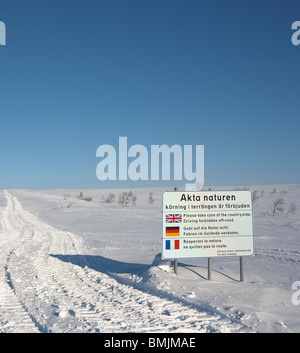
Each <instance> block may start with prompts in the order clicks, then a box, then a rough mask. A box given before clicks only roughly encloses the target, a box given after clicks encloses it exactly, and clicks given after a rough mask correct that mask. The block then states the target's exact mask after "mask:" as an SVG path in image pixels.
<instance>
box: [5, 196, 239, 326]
mask: <svg viewBox="0 0 300 353" xmlns="http://www.w3.org/2000/svg"><path fill="white" fill-rule="evenodd" d="M5 196H6V199H7V206H6V207H5V209H4V211H3V213H2V217H1V224H2V234H1V235H0V242H2V243H1V250H0V255H1V259H5V261H3V260H2V262H1V268H2V272H1V273H0V275H1V277H0V280H4V281H5V283H7V285H9V286H10V288H11V290H10V294H9V296H8V299H9V301H10V302H12V303H14V304H12V306H11V308H10V309H9V311H8V309H7V311H6V312H4V314H3V317H4V319H1V320H2V321H1V322H4V321H5V320H6V324H2V325H1V322H0V331H1V330H3V331H4V332H5V331H6V330H7V331H9V330H11V328H12V327H15V330H18V331H24V332H28V331H32V332H33V331H36V330H38V329H39V330H40V331H42V332H240V331H243V330H244V328H243V326H242V325H240V324H238V323H236V322H232V321H231V320H230V319H228V318H224V317H220V315H218V314H217V313H216V314H211V313H207V312H201V311H199V310H197V309H195V308H192V307H189V306H187V305H184V304H182V303H180V302H175V301H172V300H169V299H164V298H159V297H157V296H155V295H154V294H151V293H146V292H143V291H142V290H139V289H136V288H133V287H132V286H130V285H127V284H121V283H119V282H118V281H117V280H116V279H114V278H113V277H111V276H109V275H108V274H105V273H101V272H98V271H96V270H93V269H91V268H89V267H88V266H86V264H82V266H79V265H75V264H72V263H71V262H65V261H61V260H60V259H59V255H60V256H61V255H77V254H81V255H82V253H83V252H86V251H87V249H85V248H84V246H83V244H82V240H81V239H80V238H79V237H77V236H75V235H74V234H72V233H70V232H64V231H60V230H58V229H55V228H54V227H52V226H50V225H48V224H47V223H45V222H42V221H41V220H39V219H38V218H37V217H36V216H34V215H33V214H31V213H30V212H27V211H25V210H24V209H23V208H22V206H21V204H20V203H19V201H18V200H17V198H15V197H12V195H10V194H9V193H8V192H5ZM55 255H57V256H55ZM18 303H21V305H20V304H18ZM14 311H15V312H16V313H17V314H18V317H19V319H20V320H19V321H20V322H19V323H17V324H15V323H14V322H15V321H14ZM25 316H26V318H25ZM29 323H30V325H29ZM5 325H6V326H5ZM14 325H15V326H14ZM6 327H9V329H8V328H6Z"/></svg>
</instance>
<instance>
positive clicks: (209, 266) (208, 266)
mask: <svg viewBox="0 0 300 353" xmlns="http://www.w3.org/2000/svg"><path fill="white" fill-rule="evenodd" d="M207 260H208V261H207V279H208V280H209V281H210V280H211V258H210V257H209V258H208V259H207Z"/></svg>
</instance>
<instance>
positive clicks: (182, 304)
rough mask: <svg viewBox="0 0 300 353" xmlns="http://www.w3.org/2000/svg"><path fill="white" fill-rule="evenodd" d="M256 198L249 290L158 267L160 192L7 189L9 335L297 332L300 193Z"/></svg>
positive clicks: (219, 267) (217, 272)
mask: <svg viewBox="0 0 300 353" xmlns="http://www.w3.org/2000/svg"><path fill="white" fill-rule="evenodd" d="M212 189H213V190H221V189H223V190H226V189H227V190H234V189H236V188H233V187H227V188H226V187H215V188H212ZM240 189H243V187H240ZM249 189H250V190H252V191H253V194H252V195H254V196H255V197H254V199H255V200H254V204H253V206H254V207H253V210H254V217H253V224H254V249H255V255H254V256H251V257H245V259H244V266H245V283H241V282H240V281H239V258H237V257H230V258H213V259H212V270H213V271H212V280H211V281H209V280H207V259H189V260H187V259H185V260H181V259H180V260H178V261H179V267H178V275H177V276H176V275H175V274H174V273H173V267H172V261H162V260H161V259H160V253H161V251H162V245H161V207H162V205H161V191H162V190H161V189H157V188H155V189H151V188H148V189H131V190H130V189H128V190H120V189H115V190H8V191H0V332H300V319H299V313H300V305H295V304H297V302H298V300H296V302H295V300H293V301H292V298H294V299H295V298H296V299H297V298H299V299H300V294H299V295H298V296H297V292H296V290H295V288H292V285H293V283H294V282H297V281H300V271H299V269H300V217H299V216H300V202H299V201H300V185H267V186H250V187H249ZM169 190H170V189H169ZM129 191H131V193H129ZM125 193H126V194H125ZM126 197H127V199H126ZM279 199H281V201H280V202H279V203H278V205H277V206H276V202H275V201H278V200H279ZM274 207H275V208H274Z"/></svg>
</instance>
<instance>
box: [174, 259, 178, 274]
mask: <svg viewBox="0 0 300 353" xmlns="http://www.w3.org/2000/svg"><path fill="white" fill-rule="evenodd" d="M177 266H178V263H177V259H174V273H175V275H177Z"/></svg>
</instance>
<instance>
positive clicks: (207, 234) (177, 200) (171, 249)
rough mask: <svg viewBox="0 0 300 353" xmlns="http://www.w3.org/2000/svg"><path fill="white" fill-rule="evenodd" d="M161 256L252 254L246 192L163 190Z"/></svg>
mask: <svg viewBox="0 0 300 353" xmlns="http://www.w3.org/2000/svg"><path fill="white" fill-rule="evenodd" d="M162 206H163V210H162V215H163V222H162V224H163V227H162V232H163V236H162V243H163V251H162V257H163V258H164V259H179V258H192V257H218V256H247V255H249V256H250V255H253V226H252V198H251V192H250V191H197V192H181V191H165V192H163V195H162Z"/></svg>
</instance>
